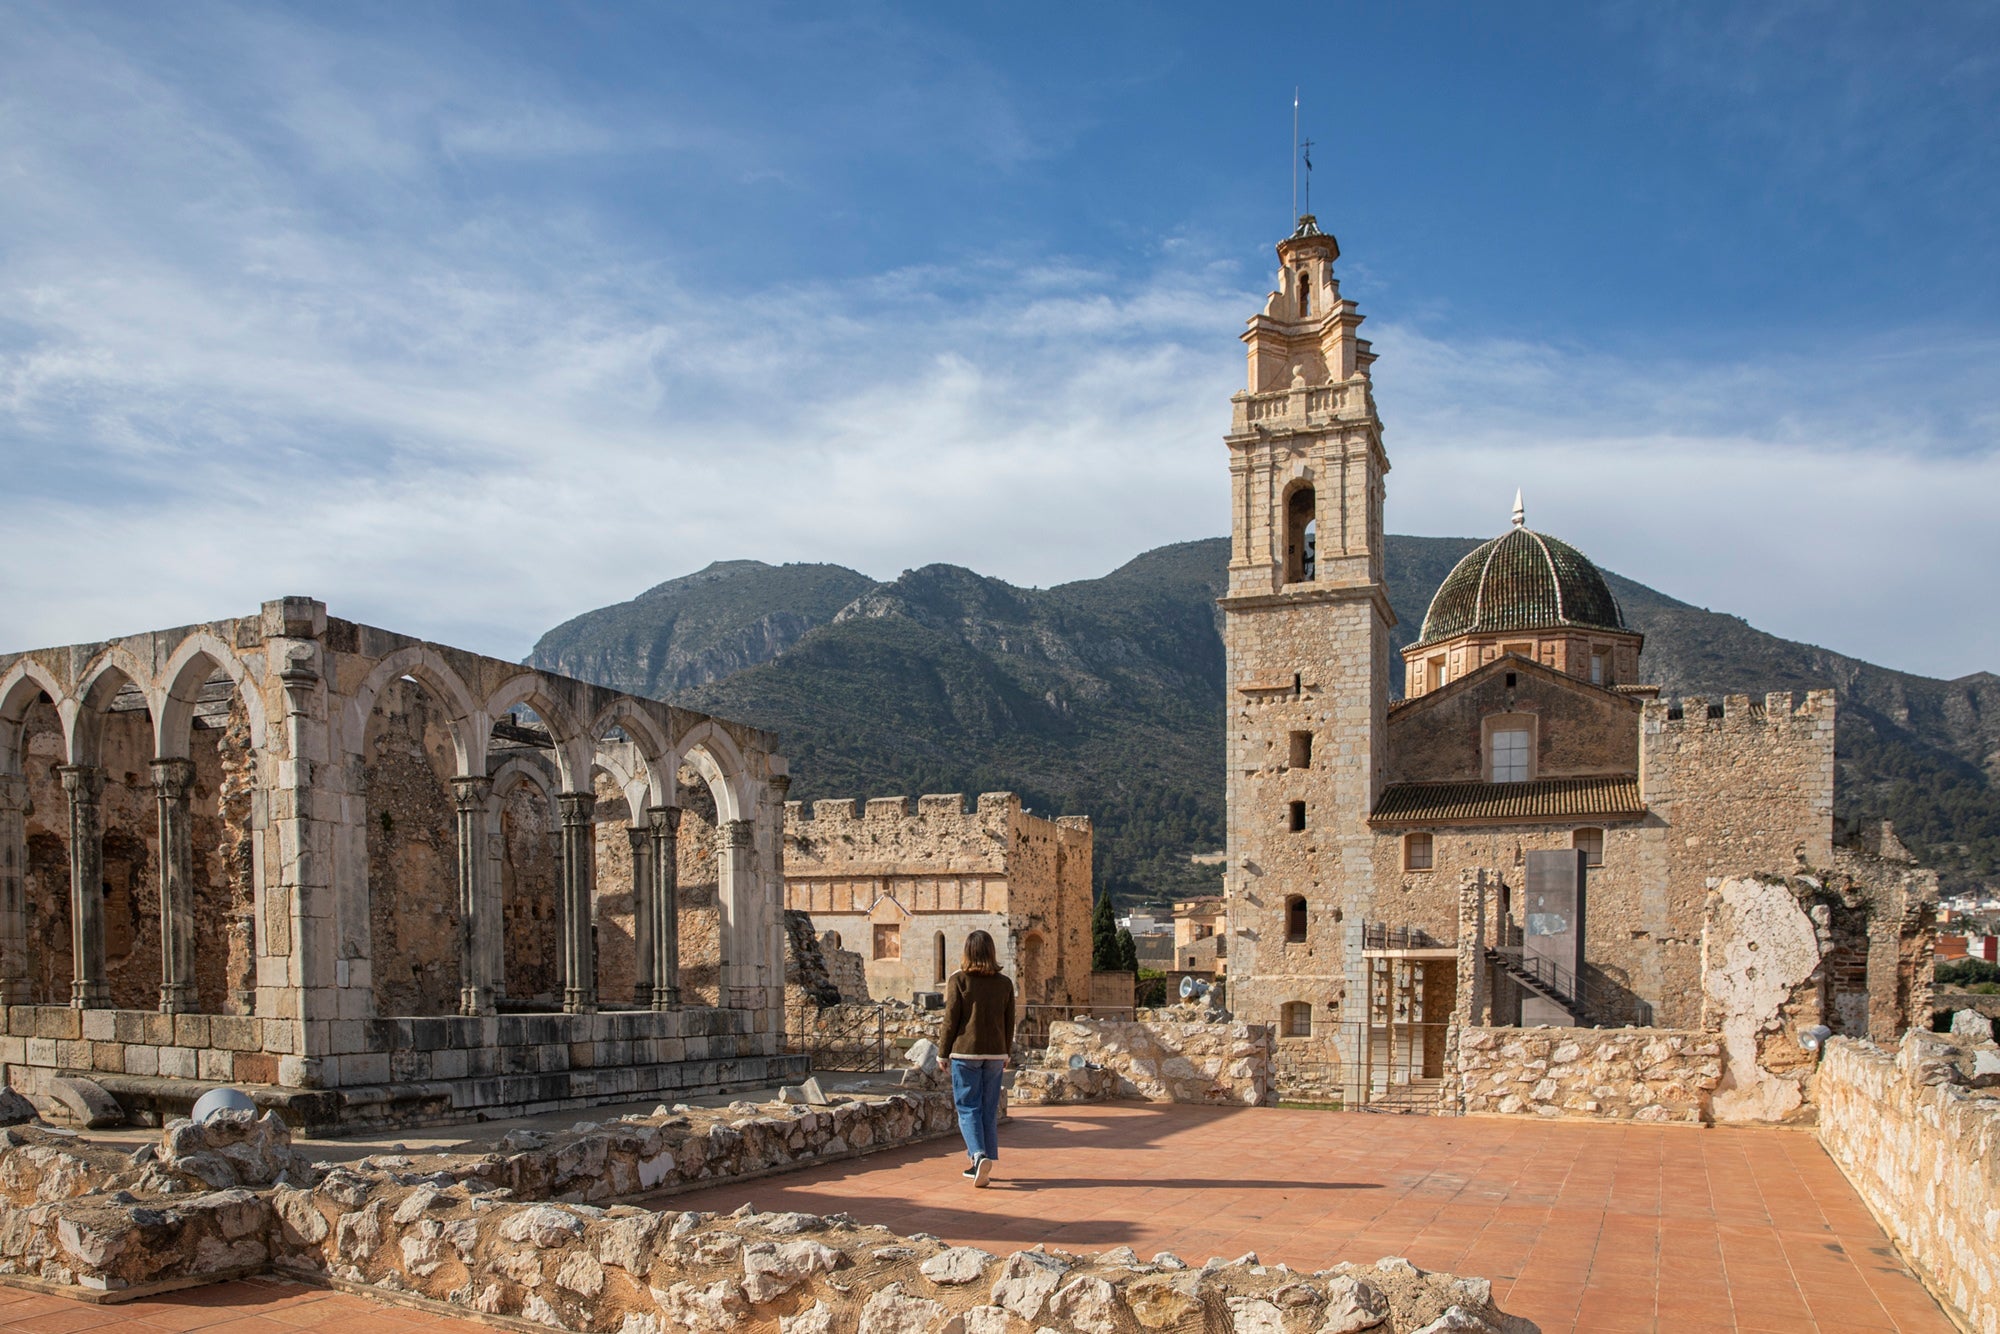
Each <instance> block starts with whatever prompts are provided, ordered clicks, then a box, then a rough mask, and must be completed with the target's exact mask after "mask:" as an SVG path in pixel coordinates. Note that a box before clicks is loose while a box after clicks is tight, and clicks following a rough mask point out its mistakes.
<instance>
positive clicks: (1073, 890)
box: [784, 792, 1092, 1006]
mask: <svg viewBox="0 0 2000 1334" xmlns="http://www.w3.org/2000/svg"><path fill="white" fill-rule="evenodd" d="M1091 847H1092V838H1091V829H1090V819H1089V817H1088V816H1073V815H1065V816H1060V817H1058V818H1056V819H1054V820H1048V819H1043V818H1042V817H1040V816H1037V815H1034V814H1031V813H1030V812H1028V811H1027V810H1025V809H1023V808H1022V805H1021V799H1020V797H1019V796H1017V795H1015V794H1014V793H1012V792H986V793H982V794H980V796H979V798H978V799H977V801H976V802H975V803H974V804H973V807H972V809H970V810H967V809H966V805H965V798H964V797H963V796H961V795H959V794H957V793H952V794H948V795H942V796H927V797H920V798H918V799H917V800H916V801H915V802H914V803H913V802H911V800H910V799H909V798H908V797H878V798H875V799H872V800H870V801H867V802H865V803H857V802H854V801H816V802H814V803H813V804H812V812H811V814H810V815H808V814H807V813H806V809H805V807H804V805H803V804H802V803H799V802H792V803H790V804H789V805H788V806H786V808H785V856H784V875H785V906H786V908H787V909H789V910H791V911H794V912H803V913H808V914H810V915H811V917H812V921H813V924H814V926H815V927H816V928H817V929H818V930H819V931H820V932H822V933H823V934H822V937H821V947H822V949H823V950H825V951H827V952H828V954H829V955H830V956H831V957H832V958H833V959H834V960H835V962H834V963H833V968H834V969H835V971H840V969H841V956H848V957H849V958H852V957H854V956H858V957H859V963H860V969H859V970H858V971H859V972H860V973H861V974H862V981H863V985H864V986H865V988H866V990H865V991H862V992H860V993H859V994H850V993H852V992H853V973H854V971H856V970H854V969H853V968H852V966H851V965H849V967H848V968H847V970H846V972H845V973H844V974H843V975H844V977H845V978H846V979H847V980H846V981H845V982H843V983H842V984H841V998H842V999H843V1000H846V1001H849V1002H861V1001H868V1000H902V1001H907V1000H910V999H912V998H913V997H914V996H915V995H916V993H918V992H923V991H941V990H942V989H943V987H944V981H945V978H946V977H947V976H948V975H949V974H950V973H951V972H952V971H953V970H954V969H955V968H956V967H957V961H958V957H959V953H960V951H961V950H963V948H964V945H965V937H966V936H967V935H968V934H969V933H971V932H973V931H986V932H988V933H990V934H991V935H992V937H993V943H994V944H995V945H996V946H997V947H998V949H999V952H1000V965H1001V968H1002V970H1003V971H1005V972H1006V973H1007V975H1008V976H1009V977H1012V978H1014V979H1015V985H1016V986H1017V987H1018V989H1019V993H1020V999H1021V1003H1022V1004H1023V1005H1024V1006H1026V1005H1083V1004H1088V1003H1089V1002H1090V999H1091V997H1090V907H1091V889H1090V875H1091Z"/></svg>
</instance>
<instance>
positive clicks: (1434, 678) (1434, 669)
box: [1425, 654, 1444, 690]
mask: <svg viewBox="0 0 2000 1334" xmlns="http://www.w3.org/2000/svg"><path fill="white" fill-rule="evenodd" d="M1443 684H1444V655H1443V654H1439V655H1438V656H1437V657H1435V658H1432V659H1431V677H1430V681H1429V682H1428V683H1427V684H1426V686H1425V689H1427V690H1436V689H1437V688H1438V687H1439V686H1441V685H1443Z"/></svg>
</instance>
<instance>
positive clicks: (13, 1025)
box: [7, 1005, 40, 1038]
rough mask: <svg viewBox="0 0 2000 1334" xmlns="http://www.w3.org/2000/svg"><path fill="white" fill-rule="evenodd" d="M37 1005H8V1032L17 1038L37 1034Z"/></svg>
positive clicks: (30, 1036)
mask: <svg viewBox="0 0 2000 1334" xmlns="http://www.w3.org/2000/svg"><path fill="white" fill-rule="evenodd" d="M39 1008H40V1007H39V1006H35V1005H10V1006H8V1007H7V1032H8V1033H9V1034H11V1035H12V1036H14V1037H17V1038H32V1037H35V1036H37V1030H36V1027H35V1012H36V1011H37V1010H38V1009H39Z"/></svg>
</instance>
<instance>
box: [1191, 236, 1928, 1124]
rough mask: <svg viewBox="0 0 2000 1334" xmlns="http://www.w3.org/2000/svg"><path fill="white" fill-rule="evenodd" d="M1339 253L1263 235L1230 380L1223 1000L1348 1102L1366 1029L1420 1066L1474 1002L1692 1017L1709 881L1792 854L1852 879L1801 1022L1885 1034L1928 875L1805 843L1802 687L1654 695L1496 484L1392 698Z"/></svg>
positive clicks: (1816, 787) (1817, 752) (1599, 602)
mask: <svg viewBox="0 0 2000 1334" xmlns="http://www.w3.org/2000/svg"><path fill="white" fill-rule="evenodd" d="M1339 253H1340V251H1339V247H1338V245H1337V244H1336V242H1335V240H1334V238H1333V237H1331V236H1329V235H1327V234H1326V233H1324V232H1322V231H1321V230H1320V228H1319V227H1318V225H1317V223H1316V222H1315V220H1314V219H1313V218H1312V217H1310V216H1307V217H1303V218H1301V219H1300V220H1299V225H1298V228H1297V230H1296V231H1295V232H1294V233H1293V234H1292V235H1291V236H1289V237H1287V238H1286V239H1285V240H1284V241H1282V242H1280V243H1279V245H1278V258H1279V274H1278V284H1277V290H1275V291H1274V292H1272V293H1271V294H1270V296H1269V298H1268V300H1267V301H1266V303H1265V306H1264V309H1263V310H1262V311H1261V312H1260V313H1259V314H1257V315H1255V316H1253V317H1252V318H1251V319H1250V321H1249V327H1248V328H1247V329H1246V330H1245V332H1244V334H1243V335H1242V337H1243V341H1244V343H1245V344H1246V346H1247V350H1248V385H1247V387H1246V389H1245V390H1244V391H1243V392H1241V393H1238V394H1236V395H1235V396H1234V398H1233V400H1232V403H1233V408H1234V413H1233V420H1232V424H1231V427H1230V431H1229V434H1228V436H1227V446H1228V451H1229V468H1230V479H1231V535H1232V543H1231V557H1230V564H1229V585H1228V591H1227V593H1226V594H1225V596H1224V597H1223V598H1222V599H1221V606H1222V610H1223V614H1224V640H1225V651H1226V654H1227V669H1226V671H1227V676H1226V681H1227V687H1226V688H1227V691H1228V697H1227V700H1226V709H1227V719H1228V721H1227V741H1226V757H1227V758H1226V762H1227V773H1228V777H1227V782H1228V792H1227V800H1228V850H1227V853H1228V855H1227V865H1226V870H1225V899H1226V903H1227V909H1228V919H1229V930H1228V954H1229V958H1230V965H1229V974H1230V975H1229V1001H1230V1006H1231V1008H1232V1009H1233V1010H1235V1011H1236V1012H1237V1013H1238V1014H1239V1015H1240V1016H1242V1017H1244V1018H1247V1019H1249V1020H1251V1021H1253V1022H1259V1023H1269V1024H1272V1025H1274V1026H1275V1027H1276V1029H1277V1032H1278V1035H1279V1040H1280V1050H1281V1057H1284V1056H1288V1057H1289V1059H1291V1060H1293V1061H1295V1062H1296V1063H1298V1065H1299V1066H1300V1067H1301V1068H1308V1067H1309V1068H1311V1069H1313V1070H1315V1071H1317V1072H1318V1075H1317V1076H1316V1078H1326V1077H1328V1076H1327V1072H1329V1071H1339V1072H1344V1073H1342V1074H1340V1076H1339V1077H1340V1078H1342V1079H1344V1080H1345V1081H1346V1083H1347V1088H1346V1093H1347V1097H1348V1098H1349V1099H1350V1100H1356V1099H1358V1100H1362V1101H1366V1100H1367V1099H1368V1097H1369V1096H1370V1094H1369V1090H1367V1089H1364V1088H1362V1087H1360V1086H1358V1085H1357V1083H1356V1081H1357V1080H1358V1079H1361V1078H1362V1076H1361V1075H1360V1074H1359V1073H1358V1072H1360V1071H1362V1070H1364V1069H1368V1068H1370V1067H1372V1066H1374V1065H1376V1064H1377V1052H1378V1051H1379V1050H1381V1049H1383V1047H1384V1044H1385V1043H1386V1045H1387V1047H1388V1048H1389V1049H1391V1050H1393V1051H1394V1052H1396V1053H1397V1059H1398V1060H1400V1061H1403V1062H1405V1063H1406V1073H1410V1074H1412V1075H1414V1076H1415V1077H1417V1078H1427V1079H1432V1080H1435V1079H1437V1078H1439V1077H1441V1076H1442V1075H1443V1073H1444V1072H1443V1068H1442V1067H1443V1064H1444V1061H1445V1057H1446V1046H1447V1041H1448V1032H1447V1029H1448V1025H1449V1021H1450V1020H1451V1018H1452V1015H1453V1013H1454V1010H1455V1008H1458V1007H1460V1006H1461V1004H1462V1002H1463V1001H1464V999H1465V998H1466V997H1467V996H1468V995H1471V994H1474V993H1476V994H1478V995H1479V996H1480V997H1482V998H1483V999H1482V1005H1483V1006H1484V1007H1485V1009H1486V1010H1487V1012H1488V1015H1489V1016H1490V1018H1491V1019H1492V1021H1493V1022H1496V1023H1503V1024H1506V1023H1524V1022H1525V1023H1536V1022H1542V1023H1557V1024H1569V1025H1578V1026H1592V1025H1623V1024H1644V1025H1658V1026H1661V1027H1668V1028H1689V1029H1692V1028H1697V1027H1699V1026H1700V1025H1701V1024H1702V1022H1703V1015H1704V1004H1705V1000H1704V993H1703V983H1704V976H1703V959H1704V953H1703V932H1704V921H1705V912H1706V910H1707V903H1706V898H1707V895H1708V894H1709V892H1710V889H1711V887H1712V886H1714V885H1715V884H1716V883H1717V882H1718V881H1719V880H1720V878H1722V877H1725V876H1732V875H1753V874H1761V873H1768V874H1777V875H1789V874H1793V873H1799V872H1803V873H1808V874H1816V875H1820V876H1822V877H1831V876H1838V877H1840V878H1841V880H1840V883H1841V885H1842V888H1841V889H1840V890H1839V891H1838V892H1836V891H1835V890H1833V889H1829V890H1828V891H1827V893H1828V894H1829V895H1830V896H1832V897H1834V898H1836V899H1838V900H1839V902H1843V903H1844V902H1847V901H1848V900H1853V903H1852V904H1849V907H1848V908H1847V909H1846V910H1844V911H1843V910H1841V909H1839V907H1838V904H1836V905H1835V906H1832V907H1828V908H1827V910H1826V917H1827V923H1826V925H1827V932H1828V934H1827V945H1826V948H1827V949H1828V951H1829V953H1828V955H1827V959H1826V966H1825V968H1824V969H1823V970H1821V975H1820V983H1819V985H1820V986H1821V989H1822V991H1823V992H1824V993H1825V994H1824V995H1823V996H1822V997H1821V1002H1822V1005H1821V1008H1822V1009H1823V1010H1824V1013H1825V1014H1826V1015H1827V1016H1828V1018H1829V1023H1830V1026H1831V1027H1833V1028H1834V1029H1835V1031H1837V1032H1846V1033H1854V1034H1861V1035H1870V1036H1874V1037H1876V1038H1878V1039H1880V1040H1884V1041H1892V1040H1894V1038H1895V1037H1896V1036H1897V1035H1898V1034H1899V1033H1900V1032H1901V1031H1902V1029H1903V1028H1904V1027H1905V1026H1907V1025H1908V1023H1909V1022H1910V1020H1911V1016H1912V1015H1913V1014H1917V1013H1918V1012H1919V1011H1920V1009H1921V1006H1922V1004H1923V998H1924V997H1925V996H1926V995H1927V988H1928V977H1929V958H1930V933H1931V931H1932V929H1933V920H1932V914H1933V913H1934V909H1935V901H1936V885H1935V877H1934V876H1928V875H1927V873H1922V872H1918V871H1915V870H1914V869H1913V868H1910V867H1909V866H1908V864H1907V860H1906V859H1905V858H1904V857H1903V856H1902V855H1900V853H1899V851H1898V850H1897V849H1896V847H1895V845H1894V839H1893V835H1885V836H1884V837H1883V838H1881V839H1880V840H1878V842H1880V843H1883V844H1886V845H1889V847H1890V848H1891V853H1890V855H1889V856H1887V857H1886V858H1868V857H1867V856H1866V854H1864V853H1863V852H1861V851H1859V850H1852V849H1844V848H1843V849H1837V848H1836V846H1835V837H1834V834H1835V829H1834V818H1833V782H1834V720H1835V701H1834V697H1833V694H1832V692H1831V691H1814V692H1810V693H1808V694H1807V695H1806V696H1805V697H1804V699H1803V700H1800V699H1796V698H1794V697H1793V696H1791V695H1789V694H1773V695H1767V696H1765V697H1763V698H1760V699H1751V698H1748V697H1742V696H1733V697H1730V698H1728V699H1725V700H1716V701H1710V700H1707V699H1701V698H1692V697H1691V698H1687V699H1683V700H1677V701H1669V700H1662V699H1660V698H1659V697H1658V696H1659V694H1660V692H1659V691H1658V689H1656V688H1655V687H1652V686H1649V685H1647V684H1646V683H1644V682H1643V681H1642V680H1641V677H1640V652H1641V649H1642V648H1643V638H1642V636H1641V635H1639V634H1638V633H1637V632H1636V631H1634V630H1633V629H1632V628H1631V627H1630V626H1629V625H1628V624H1627V623H1626V621H1625V618H1624V615H1623V612H1622V610H1621V608H1620V607H1619V605H1618V602H1617V599H1616V598H1615V597H1614V596H1613V595H1612V592H1611V590H1610V587H1609V586H1608V584H1607V582H1606V580H1605V579H1604V576H1603V574H1602V573H1601V572H1600V571H1599V570H1598V569H1597V567H1596V566H1595V565H1594V564H1593V563H1592V562H1591V561H1590V560H1589V559H1588V558H1587V557H1586V556H1584V555H1583V553H1581V552H1579V551H1577V550H1576V549H1575V548H1574V547H1571V546H1569V545H1568V544H1566V543H1564V542H1562V541H1561V540H1559V539H1557V538H1554V537H1551V536H1549V535H1547V534H1544V533H1540V532H1537V531H1535V530H1533V529H1531V528H1529V527H1528V526H1527V523H1526V516H1525V514H1524V512H1523V510H1522V507H1521V504H1520V498H1519V497H1518V496H1517V497H1516V503H1515V508H1514V514H1513V522H1512V524H1511V526H1510V527H1509V528H1508V529H1507V530H1506V531H1505V532H1503V533H1502V534H1501V535H1500V536H1499V537H1496V538H1494V539H1493V540H1492V541H1490V542H1487V543H1485V544H1483V545H1481V546H1480V547H1478V548H1477V549H1476V550H1474V551H1473V552H1472V553H1470V554H1469V555H1468V556H1466V557H1465V559H1464V560H1462V561H1461V562H1460V563H1459V564H1458V566H1457V567H1456V568H1455V569H1453V570H1452V572H1451V573H1450V575H1449V576H1448V577H1447V578H1446V579H1445V581H1444V582H1443V584H1442V585H1441V586H1440V587H1439V589H1438V591H1437V594H1436V596H1435V597H1434V598H1433V599H1432V602H1431V606H1430V609H1429V612H1428V614H1427V615H1426V617H1425V621H1424V624H1423V626H1422V628H1421V631H1420V633H1419V634H1418V635H1417V636H1416V638H1415V641H1414V642H1413V643H1411V644H1410V646H1409V647H1408V648H1406V649H1405V650H1404V651H1403V659H1404V663H1405V668H1406V682H1407V686H1406V689H1407V695H1406V697H1405V698H1404V699H1402V700H1400V701H1398V700H1392V699H1391V690H1390V672H1389V665H1390V659H1389V654H1390V641H1391V631H1392V630H1393V629H1394V628H1395V625H1396V620H1395V614H1394V612H1393V611H1392V610H1391V608H1390V606H1389V599H1388V593H1387V587H1386V584H1385V581H1384V573H1383V568H1382V560H1383V509H1384V503H1385V495H1386V488H1385V478H1386V475H1387V473H1388V471H1389V466H1390V464H1389V458H1388V455H1387V453H1386V452H1385V450H1384V447H1383V437H1382V424H1381V421H1380V418H1379V416H1378V415H1377V412H1376V406H1375V400H1374V394H1373V387H1372V381H1371V368H1372V365H1373V362H1374V360H1375V354H1374V352H1373V351H1372V349H1371V348H1370V345H1369V343H1368V341H1367V340H1366V339H1364V338H1361V337H1360V336H1359V329H1360V326H1361V323H1362V318H1363V317H1362V316H1361V314H1360V313H1359V311H1358V310H1357V308H1356V306H1355V303H1354V302H1353V301H1352V300H1350V299H1348V298H1346V297H1344V296H1343V295H1342V293H1341V289H1340V283H1339V281H1338V279H1337V278H1336V277H1335V274H1334V263H1335V261H1336V260H1337V258H1338V257H1339ZM1552 853H1561V854H1563V857H1562V858H1558V859H1557V860H1556V861H1555V862H1547V861H1541V862H1538V864H1541V865H1556V866H1560V865H1563V864H1567V865H1569V866H1571V867H1574V868H1577V869H1576V870H1575V876H1576V877H1577V878H1578V880H1579V882H1580V883H1581V884H1582V885H1583V886H1584V887H1585V888H1586V889H1587V895H1586V897H1587V901H1588V911H1587V913H1584V912H1583V911H1582V902H1581V900H1579V901H1578V903H1577V904H1576V905H1575V906H1576V910H1577V912H1578V914H1579V915H1580V916H1582V918H1583V926H1582V928H1581V931H1580V933H1579V934H1578V937H1577V939H1578V941H1579V942H1580V945H1581V953H1580V957H1579V958H1577V959H1574V960H1573V961H1572V962H1573V963H1574V965H1575V966H1574V967H1569V968H1558V967H1555V966H1553V965H1548V964H1547V963H1546V961H1545V960H1544V961H1542V962H1537V958H1536V955H1535V951H1534V950H1533V949H1532V948H1529V949H1527V950H1526V951H1525V953H1524V951H1523V948H1522V945H1523V932H1524V930H1527V931H1528V933H1529V934H1533V930H1532V928H1533V926H1534V922H1533V921H1531V920H1530V917H1531V915H1530V914H1529V913H1528V911H1527V909H1526V906H1525V905H1524V903H1523V898H1522V896H1523V894H1524V892H1525V891H1526V888H1527V884H1528V866H1529V864H1530V863H1531V862H1537V859H1538V858H1540V857H1543V856H1545V855H1546V854H1552ZM1864 859H1865V864H1864ZM1469 881H1476V882H1477V883H1479V884H1490V885H1492V886H1493V887H1495V888H1496V889H1497V892H1498V901H1497V903H1496V907H1495V914H1496V917H1497V922H1496V923H1495V925H1494V931H1495V934H1494V940H1493V945H1492V948H1490V949H1487V948H1485V947H1482V948H1481V949H1480V950H1479V951H1476V952H1474V953H1473V954H1472V956H1471V958H1470V962H1467V961H1465V960H1464V959H1463V958H1462V957H1461V953H1460V949H1459V946H1460V944H1461V939H1460V937H1461V908H1462V906H1463V905H1464V902H1465V886H1466V884H1467V883H1468V882H1469ZM1579 892H1580V893H1581V892H1582V891H1579ZM1843 895H1844V896H1845V897H1844V898H1842V897H1841V896H1843ZM1835 937H1838V939H1835ZM1475 973H1476V974H1477V976H1473V975H1472V974H1475Z"/></svg>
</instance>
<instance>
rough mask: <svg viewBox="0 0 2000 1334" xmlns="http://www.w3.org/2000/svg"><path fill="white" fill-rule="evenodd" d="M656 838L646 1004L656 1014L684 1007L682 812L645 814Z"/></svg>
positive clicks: (657, 810) (666, 808)
mask: <svg viewBox="0 0 2000 1334" xmlns="http://www.w3.org/2000/svg"><path fill="white" fill-rule="evenodd" d="M646 820H647V826H648V831H649V832H650V833H651V834H652V836H653V856H652V863H653V894H652V898H651V900H650V906H651V908H652V919H653V920H652V925H651V928H650V931H649V933H648V939H649V941H650V943H651V945H652V958H651V959H650V960H649V961H648V965H647V972H648V973H649V974H650V975H651V979H652V984H653V993H652V995H651V996H649V997H647V1002H648V1003H649V1004H650V1005H651V1006H652V1007H653V1008H654V1009H656V1010H677V1009H679V1008H680V1004H681V911H680V897H681V875H680V866H681V863H680V855H681V854H680V848H681V835H680V830H681V808H680V807H678V806H655V807H653V808H652V809H651V810H649V811H647V812H646Z"/></svg>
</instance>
